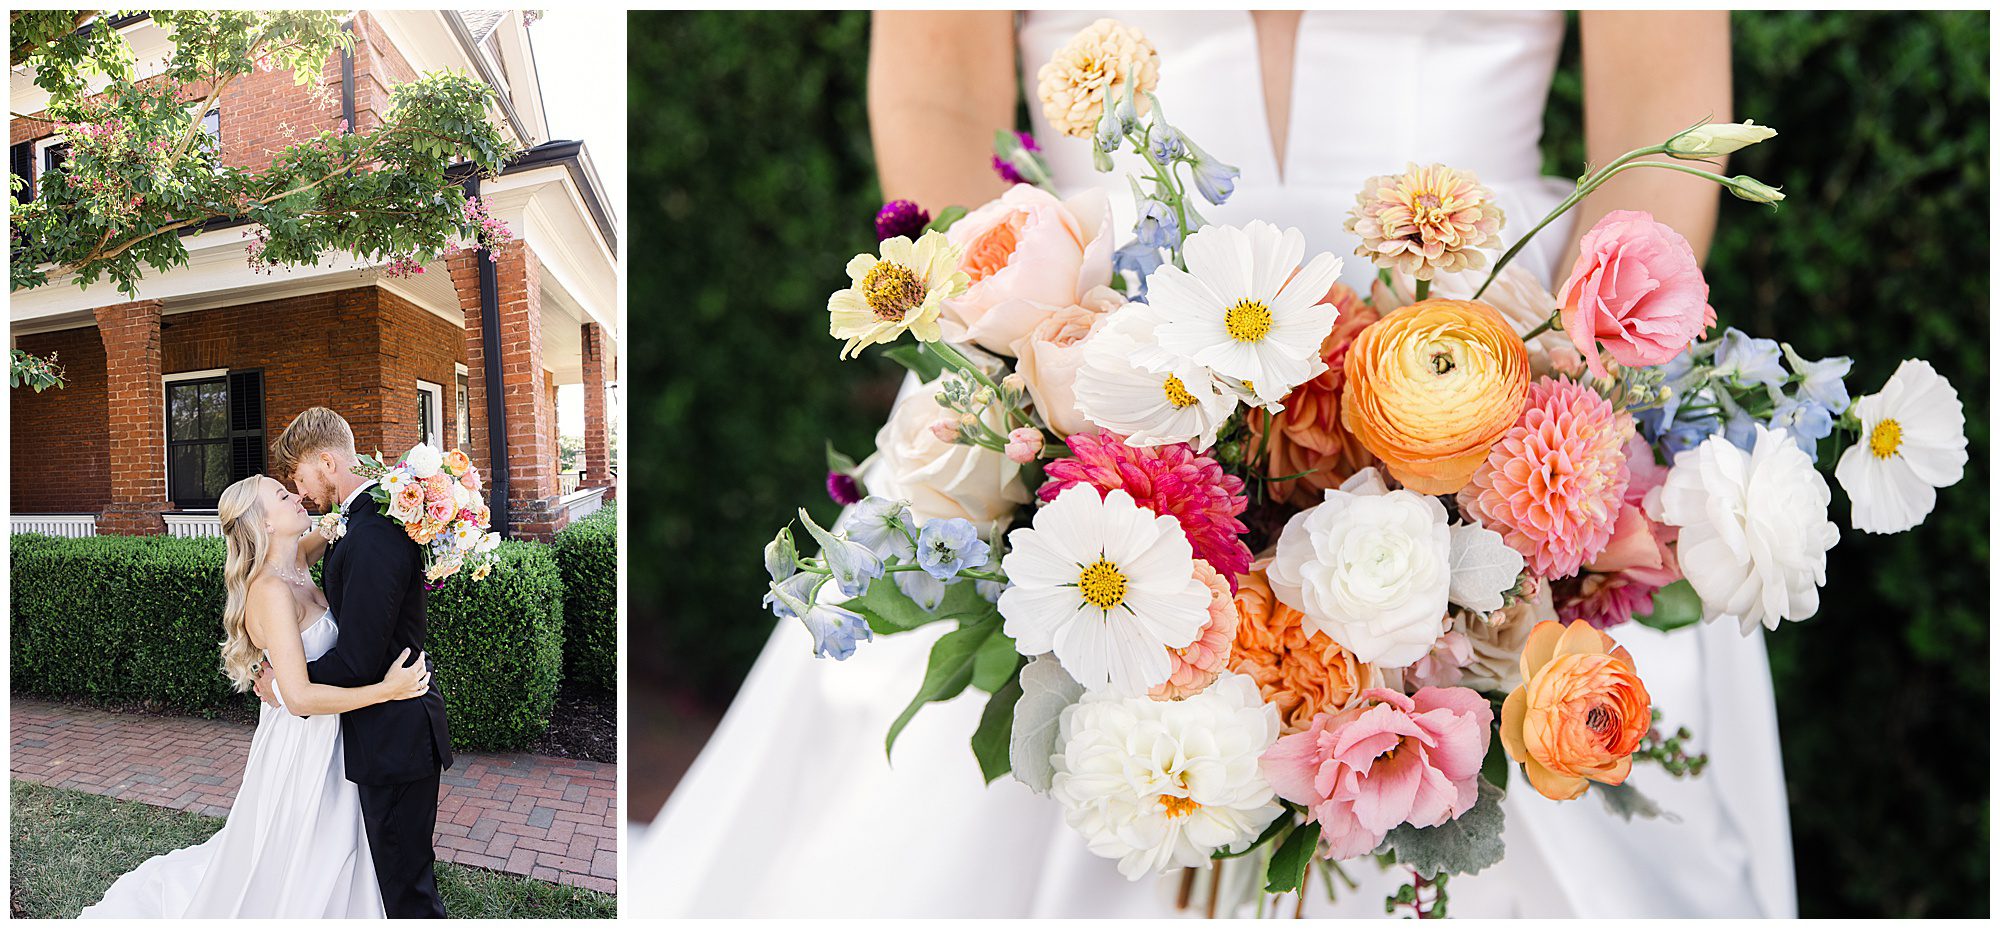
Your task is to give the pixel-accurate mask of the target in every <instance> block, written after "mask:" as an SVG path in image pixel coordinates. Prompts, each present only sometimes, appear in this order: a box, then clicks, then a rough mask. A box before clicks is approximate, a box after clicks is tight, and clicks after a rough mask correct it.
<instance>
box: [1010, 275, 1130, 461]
mask: <svg viewBox="0 0 2000 929" xmlns="http://www.w3.org/2000/svg"><path fill="white" fill-rule="evenodd" d="M1124 303H1125V297H1124V296H1123V295H1121V294H1119V293H1118V291H1115V290H1112V289H1111V288H1109V287H1094V288H1091V291H1090V292H1089V293H1087V294H1084V295H1083V299H1082V300H1079V301H1077V302H1076V303H1075V304H1073V305H1071V306H1066V307H1063V308H1061V309H1058V310H1056V311H1055V312H1053V313H1050V314H1049V315H1048V316H1045V317H1043V318H1042V320H1041V322H1039V323H1036V324H1035V328H1034V329H1032V330H1030V331H1029V332H1028V334H1027V335H1025V336H1022V337H1021V338H1020V339H1018V340H1016V341H1015V342H1014V357H1015V358H1016V359H1018V360H1017V361H1016V362H1015V364H1014V373H1015V374H1019V375H1020V376H1021V380H1022V381H1023V382H1025V383H1026V384H1027V388H1028V396H1029V397H1030V398H1031V399H1033V400H1034V401H1035V412H1038V413H1040V414H1042V419H1043V420H1045V421H1047V422H1048V424H1049V428H1050V429H1054V430H1055V431H1056V434H1057V435H1061V436H1067V435H1070V434H1071V433H1076V432H1096V431H1097V424H1095V423H1092V422H1091V421H1090V420H1089V419H1086V418H1084V415H1083V413H1082V412H1081V411H1079V410H1078V409H1077V408H1076V372H1077V370H1078V369H1080V368H1082V367H1083V340H1084V338H1085V337H1086V336H1089V335H1090V334H1091V333H1093V332H1096V331H1097V327H1098V325H1099V324H1100V323H1102V322H1103V321H1104V320H1105V319H1107V318H1109V317H1110V314H1111V311H1112V310H1115V309H1117V308H1119V307H1120V306H1122V305H1124Z"/></svg>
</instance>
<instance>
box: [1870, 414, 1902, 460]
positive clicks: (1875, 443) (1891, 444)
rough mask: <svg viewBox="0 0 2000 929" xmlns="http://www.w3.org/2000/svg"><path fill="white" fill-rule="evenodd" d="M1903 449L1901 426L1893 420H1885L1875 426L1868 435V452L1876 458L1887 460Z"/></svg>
mask: <svg viewBox="0 0 2000 929" xmlns="http://www.w3.org/2000/svg"><path fill="white" fill-rule="evenodd" d="M1902 447H1903V424H1902V423H1899V422H1897V421H1895V420H1893V419H1885V420H1883V421H1881V422H1879V423H1876V424H1875V428H1874V430H1872V431H1870V432H1869V433H1868V450H1869V451H1871V452H1874V453H1875V457H1877V458H1888V457H1890V456H1892V455H1894V454H1896V450H1897V449H1899V448H1902Z"/></svg>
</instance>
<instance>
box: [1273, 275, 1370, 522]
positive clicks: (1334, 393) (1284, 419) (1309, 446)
mask: <svg viewBox="0 0 2000 929" xmlns="http://www.w3.org/2000/svg"><path fill="white" fill-rule="evenodd" d="M1320 302H1321V303H1323V304H1331V305H1332V306H1333V307H1334V308H1335V309H1336V310H1337V311H1339V314H1340V315H1339V316H1338V317H1337V321H1336V322H1335V323H1334V324H1333V331H1332V332H1330V333H1328V334H1327V337H1326V341H1325V342H1323V343H1321V345H1320V357H1321V358H1322V359H1324V360H1325V362H1326V370H1325V371H1322V372H1320V374H1319V376H1317V377H1315V378H1313V379H1312V380H1309V381H1307V382H1305V383H1303V384H1300V385H1299V386H1298V387H1296V388H1293V390H1292V392H1291V393H1289V394H1287V395H1285V410H1284V412H1282V413H1279V414H1278V415H1277V418H1276V423H1275V424H1276V426H1277V429H1276V430H1274V431H1273V432H1272V433H1271V437H1270V439H1268V440H1267V439H1265V438H1264V430H1265V429H1266V428H1267V427H1266V425H1265V424H1266V422H1267V420H1266V419H1265V418H1264V417H1262V416H1257V415H1251V416H1250V417H1249V420H1250V447H1252V448H1261V449H1263V450H1264V455H1265V457H1264V473H1265V474H1267V475H1269V476H1271V477H1274V478H1277V477H1289V476H1291V475H1294V474H1297V475H1303V476H1301V477H1297V478H1294V479H1292V480H1288V481H1277V482H1274V483H1272V484H1271V485H1270V490H1271V495H1272V496H1273V497H1275V498H1277V499H1279V500H1290V501H1291V502H1292V503H1293V504H1294V505H1296V506H1302V507H1304V506H1312V505H1313V504H1315V503H1318V502H1319V501H1320V498H1321V497H1322V496H1323V495H1324V494H1325V493H1326V489H1327V488H1329V487H1339V486H1340V485H1341V484H1342V483H1343V482H1345V481H1346V480H1347V479H1348V478H1349V477H1351V476H1353V474H1354V472H1356V471H1359V470H1361V469H1363V468H1366V467H1368V466H1369V465H1372V464H1375V463H1376V462H1375V456H1373V455H1370V454H1368V450H1367V449H1365V448H1362V447H1361V443H1360V442H1357V441H1355V439H1354V436H1353V435H1351V434H1349V433H1348V431H1347V427H1346V426H1344V425H1342V424H1341V421H1340V391H1341V388H1342V387H1344V386H1345V385H1346V383H1347V368H1346V362H1347V351H1348V347H1349V346H1351V345H1352V344H1353V343H1354V337H1355V336H1357V335H1360V334H1361V330H1363V329H1366V328H1367V327H1368V324H1369V323H1372V322H1374V321H1375V320H1377V319H1380V318H1381V315H1380V314H1378V313H1377V312H1375V309H1374V308H1373V307H1370V306H1369V305H1368V304H1366V303H1363V302H1361V298H1360V296H1359V295H1357V294H1355V292H1354V291H1353V290H1352V289H1350V288H1349V287H1347V286H1346V285H1345V284H1335V285H1333V288H1332V289H1331V290H1328V291H1327V293H1326V297H1325V298H1324V299H1322V300H1321V301H1320Z"/></svg>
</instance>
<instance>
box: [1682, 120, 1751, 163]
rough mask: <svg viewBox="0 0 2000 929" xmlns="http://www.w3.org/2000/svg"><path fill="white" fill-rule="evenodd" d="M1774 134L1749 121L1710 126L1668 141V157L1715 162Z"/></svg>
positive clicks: (1690, 131)
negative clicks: (1717, 158)
mask: <svg viewBox="0 0 2000 929" xmlns="http://www.w3.org/2000/svg"><path fill="white" fill-rule="evenodd" d="M1777 134H1778V130H1776V129H1773V128H1771V127H1769V126H1759V125H1757V123H1756V122H1755V121H1754V120H1748V119H1746V120H1744V121H1742V122H1740V123H1709V124H1707V125H1704V126H1696V127H1695V128H1693V129H1689V130H1688V131H1686V132H1683V133H1681V134H1680V135H1677V136H1674V137H1673V138H1672V139H1669V140H1668V141H1667V154H1669V155H1672V156H1674V157H1675V158H1691V159H1698V158H1716V157H1720V156H1722V155H1727V154H1729V153H1730V152H1734V151H1737V150H1739V149H1743V148H1748V147H1749V146H1752V145H1755V144H1757V143H1759V142H1762V141H1764V140H1765V139H1768V138H1770V137H1772V136H1774V135H1777Z"/></svg>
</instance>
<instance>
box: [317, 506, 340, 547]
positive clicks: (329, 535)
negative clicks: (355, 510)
mask: <svg viewBox="0 0 2000 929" xmlns="http://www.w3.org/2000/svg"><path fill="white" fill-rule="evenodd" d="M346 511H347V508H346V507H338V508H336V509H334V511H333V512H331V513H328V514H326V515H325V516H321V517H320V518H319V522H318V523H317V524H315V525H314V526H313V528H314V529H315V530H316V531H318V532H319V534H320V536H321V537H323V538H325V539H326V540H327V541H328V542H329V543H331V542H338V541H340V540H341V539H343V538H346V537H347V512H346Z"/></svg>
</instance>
